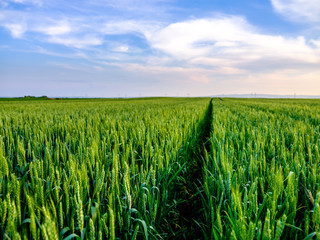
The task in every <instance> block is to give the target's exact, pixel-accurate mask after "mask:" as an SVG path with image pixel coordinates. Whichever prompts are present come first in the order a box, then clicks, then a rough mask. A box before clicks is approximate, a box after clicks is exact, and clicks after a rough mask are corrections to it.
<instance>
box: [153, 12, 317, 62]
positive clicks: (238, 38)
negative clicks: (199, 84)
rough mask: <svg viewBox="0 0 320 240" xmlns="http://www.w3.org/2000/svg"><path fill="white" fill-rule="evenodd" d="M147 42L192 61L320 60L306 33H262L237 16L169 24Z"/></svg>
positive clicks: (176, 57) (182, 58)
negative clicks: (285, 34)
mask: <svg viewBox="0 0 320 240" xmlns="http://www.w3.org/2000/svg"><path fill="white" fill-rule="evenodd" d="M148 41H149V42H150V44H151V46H152V47H153V48H155V49H158V50H161V51H163V52H165V53H167V54H169V55H170V56H172V57H174V58H175V59H177V60H178V61H185V62H186V63H189V64H202V65H207V66H214V67H232V68H234V67H235V68H237V66H239V65H242V66H243V65H244V64H245V63H248V64H249V63H252V62H254V61H262V60H263V59H268V61H269V60H270V59H273V60H276V59H278V60H279V59H281V60H289V59H294V60H295V61H296V62H302V63H309V64H317V63H318V64H319V63H320V54H319V52H317V51H316V48H314V47H313V46H312V44H308V43H307V40H306V39H305V38H304V37H303V36H299V37H295V38H287V37H284V36H276V35H267V34H262V33H260V31H259V30H258V29H255V28H254V27H253V26H252V25H250V24H249V23H248V22H247V21H246V20H245V19H244V18H241V17H236V16H226V17H218V18H211V19H196V20H191V21H184V22H178V23H174V24H170V25H169V26H167V27H165V28H163V29H161V30H159V31H156V32H154V33H153V34H152V35H151V36H150V37H148ZM314 44H315V43H314ZM284 66H285V64H284Z"/></svg>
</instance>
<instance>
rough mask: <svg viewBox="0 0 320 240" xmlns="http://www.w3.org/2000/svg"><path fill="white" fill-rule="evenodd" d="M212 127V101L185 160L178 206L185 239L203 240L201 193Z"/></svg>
mask: <svg viewBox="0 0 320 240" xmlns="http://www.w3.org/2000/svg"><path fill="white" fill-rule="evenodd" d="M211 127H212V100H211V101H210V103H209V106H208V109H207V112H206V114H205V117H204V119H203V120H202V122H201V123H200V124H199V127H198V132H199V136H198V138H197V141H196V143H195V144H193V146H190V147H189V149H188V151H187V153H186V156H185V159H186V161H188V165H187V166H188V167H187V171H186V172H185V174H184V179H185V181H184V183H183V184H182V185H181V186H180V196H179V197H180V199H182V200H183V202H182V203H181V204H179V206H178V212H179V218H180V219H179V222H180V227H181V228H182V229H184V230H185V231H182V232H183V234H182V235H183V236H180V237H179V239H181V237H182V238H183V239H203V233H202V230H201V226H200V224H201V223H203V219H202V216H203V210H204V209H203V207H202V202H201V196H200V194H199V191H201V189H202V186H203V166H204V158H205V150H208V151H209V143H208V139H209V138H210V132H211Z"/></svg>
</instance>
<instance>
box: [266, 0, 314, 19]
mask: <svg viewBox="0 0 320 240" xmlns="http://www.w3.org/2000/svg"><path fill="white" fill-rule="evenodd" d="M271 2H272V5H273V7H274V9H275V10H276V11H277V12H278V13H279V14H281V15H283V16H285V17H286V18H288V19H290V20H292V21H298V22H311V23H320V1H319V0H307V1H306V0H271Z"/></svg>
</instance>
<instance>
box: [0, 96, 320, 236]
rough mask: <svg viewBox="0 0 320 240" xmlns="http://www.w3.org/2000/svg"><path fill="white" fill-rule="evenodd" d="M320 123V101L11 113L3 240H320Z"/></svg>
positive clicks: (101, 104) (0, 192) (1, 205)
mask: <svg viewBox="0 0 320 240" xmlns="http://www.w3.org/2000/svg"><path fill="white" fill-rule="evenodd" d="M319 123H320V101H319V100H287V99H283V100H267V99H226V98H223V99H216V98H214V99H210V98H147V99H109V100H108V99H87V100H85V99H82V100H80V99H72V100H65V99H62V100H41V101H40V100H37V99H34V100H33V99H32V100H28V101H23V100H21V99H20V100H15V101H10V100H6V101H0V238H3V239H65V240H69V239H245V240H250V239H263V240H264V239H304V238H307V239H312V238H313V239H316V238H317V237H318V239H320V150H319V148H320V124H319ZM317 233H318V235H317Z"/></svg>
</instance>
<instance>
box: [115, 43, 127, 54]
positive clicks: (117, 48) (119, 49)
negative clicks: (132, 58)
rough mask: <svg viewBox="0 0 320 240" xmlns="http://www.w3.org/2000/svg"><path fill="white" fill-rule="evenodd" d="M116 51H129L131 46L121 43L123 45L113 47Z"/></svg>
mask: <svg viewBox="0 0 320 240" xmlns="http://www.w3.org/2000/svg"><path fill="white" fill-rule="evenodd" d="M113 51H114V52H123V53H125V52H128V51H129V46H127V45H121V46H118V47H116V48H114V49H113Z"/></svg>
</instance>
